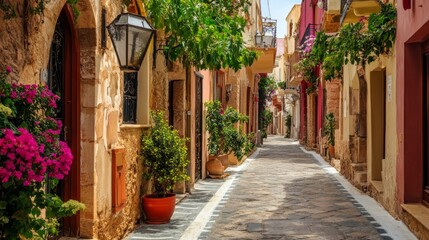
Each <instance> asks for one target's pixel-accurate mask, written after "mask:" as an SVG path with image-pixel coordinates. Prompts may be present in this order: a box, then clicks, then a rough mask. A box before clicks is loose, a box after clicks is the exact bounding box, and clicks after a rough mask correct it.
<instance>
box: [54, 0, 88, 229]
mask: <svg viewBox="0 0 429 240" xmlns="http://www.w3.org/2000/svg"><path fill="white" fill-rule="evenodd" d="M77 42H78V41H77V38H76V32H75V30H74V23H73V15H72V14H71V9H70V7H69V6H68V5H66V6H65V7H64V8H63V10H62V11H61V15H60V16H59V18H58V20H57V24H56V27H55V32H54V35H53V38H52V43H51V49H50V56H49V65H48V81H47V84H48V86H49V88H50V89H51V90H52V91H53V92H54V93H56V94H58V95H59V96H60V100H59V101H58V102H57V106H58V109H57V113H56V118H57V119H59V120H61V121H62V122H63V130H62V132H61V140H62V141H65V142H67V144H68V146H69V147H70V148H71V150H72V153H73V163H72V166H71V170H70V173H69V175H68V176H66V177H65V178H64V180H62V181H60V183H59V185H58V186H57V193H58V194H59V196H60V197H61V198H62V199H63V200H64V201H67V200H69V199H75V200H80V191H79V185H80V181H79V160H80V157H79V151H78V150H79V147H78V146H79V145H80V144H79V141H80V135H79V132H80V129H79V118H80V114H79V106H80V103H79V91H78V89H79V88H78V87H79V85H78V84H79V80H80V79H79V60H78V57H77V56H78V54H77V53H78V52H79V50H78V47H77ZM61 232H62V235H65V236H79V215H75V216H73V217H70V218H65V219H62V220H61Z"/></svg>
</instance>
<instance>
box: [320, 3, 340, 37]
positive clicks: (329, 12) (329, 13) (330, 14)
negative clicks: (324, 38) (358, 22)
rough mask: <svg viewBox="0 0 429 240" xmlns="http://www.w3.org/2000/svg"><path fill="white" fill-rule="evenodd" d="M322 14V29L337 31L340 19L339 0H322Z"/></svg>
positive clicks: (331, 31)
mask: <svg viewBox="0 0 429 240" xmlns="http://www.w3.org/2000/svg"><path fill="white" fill-rule="evenodd" d="M323 8H324V10H325V12H324V15H323V25H322V29H323V30H324V31H325V32H326V33H335V32H338V30H339V28H340V19H341V0H323Z"/></svg>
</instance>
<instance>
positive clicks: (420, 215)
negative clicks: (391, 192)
mask: <svg viewBox="0 0 429 240" xmlns="http://www.w3.org/2000/svg"><path fill="white" fill-rule="evenodd" d="M401 207H402V210H403V211H404V212H403V213H402V218H403V221H404V223H405V224H406V225H407V226H408V228H409V229H411V231H412V232H414V234H416V236H417V237H418V238H421V239H428V238H429V208H427V207H425V206H424V205H423V204H420V203H412V204H401Z"/></svg>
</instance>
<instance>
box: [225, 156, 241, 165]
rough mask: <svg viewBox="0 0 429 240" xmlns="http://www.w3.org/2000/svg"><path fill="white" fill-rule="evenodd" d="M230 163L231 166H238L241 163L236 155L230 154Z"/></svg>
mask: <svg viewBox="0 0 429 240" xmlns="http://www.w3.org/2000/svg"><path fill="white" fill-rule="evenodd" d="M228 163H229V164H230V165H238V163H239V161H238V159H237V157H236V156H234V154H229V155H228Z"/></svg>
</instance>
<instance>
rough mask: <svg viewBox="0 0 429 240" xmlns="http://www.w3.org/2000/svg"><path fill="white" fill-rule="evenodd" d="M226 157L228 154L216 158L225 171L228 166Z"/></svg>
mask: <svg viewBox="0 0 429 240" xmlns="http://www.w3.org/2000/svg"><path fill="white" fill-rule="evenodd" d="M228 156H229V154H223V155H219V156H218V157H217V158H218V159H219V161H220V162H221V163H222V165H223V167H224V168H225V169H227V168H228V166H229V161H228Z"/></svg>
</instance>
